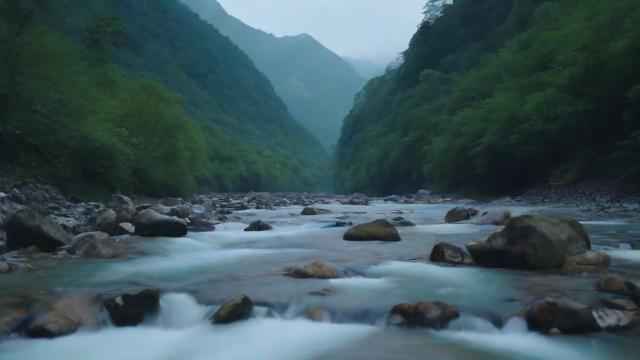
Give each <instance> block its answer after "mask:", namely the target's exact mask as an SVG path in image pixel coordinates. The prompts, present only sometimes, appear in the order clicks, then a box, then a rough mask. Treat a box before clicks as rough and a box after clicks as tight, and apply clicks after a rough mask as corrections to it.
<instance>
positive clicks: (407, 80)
mask: <svg viewBox="0 0 640 360" xmlns="http://www.w3.org/2000/svg"><path fill="white" fill-rule="evenodd" d="M479 14H481V15H482V16H479ZM639 23H640V6H638V2H637V0H617V1H612V2H609V1H600V0H553V1H552V0H547V1H545V0H456V1H454V3H453V5H451V6H448V7H446V8H445V9H444V12H443V15H442V16H441V17H440V18H439V19H438V20H436V21H435V22H434V23H429V22H424V23H423V24H422V25H421V26H420V28H419V30H418V32H417V33H416V34H415V36H414V37H413V39H412V41H411V44H410V47H409V49H408V50H407V51H406V52H405V54H404V62H403V64H402V65H401V66H400V67H399V68H397V69H394V70H391V71H388V72H387V73H386V74H385V75H384V76H381V77H379V78H376V79H374V80H372V81H371V82H370V83H369V84H368V85H366V87H365V89H364V91H363V92H362V93H361V94H360V95H359V98H358V100H357V102H356V105H355V108H354V110H353V112H352V113H351V114H350V115H349V116H348V117H347V119H346V123H345V126H344V128H343V132H342V138H341V140H340V143H339V147H338V162H339V164H338V173H337V176H336V180H337V183H338V185H339V187H340V188H341V189H342V190H345V191H353V190H358V191H368V192H373V193H386V192H394V191H413V190H415V189H416V188H419V187H422V186H432V187H434V188H436V189H440V190H443V189H444V190H466V191H474V192H484V193H504V192H509V191H515V190H520V189H523V188H524V187H526V186H530V185H532V184H538V183H546V182H549V181H556V182H560V183H562V182H564V181H567V180H570V179H572V178H589V177H595V176H598V177H608V178H611V179H622V180H626V181H631V182H633V181H636V182H637V181H638V180H640V165H639V164H640V162H638V159H640V111H639V110H640V66H638V65H639V64H640V27H638V26H637V24H639Z"/></svg>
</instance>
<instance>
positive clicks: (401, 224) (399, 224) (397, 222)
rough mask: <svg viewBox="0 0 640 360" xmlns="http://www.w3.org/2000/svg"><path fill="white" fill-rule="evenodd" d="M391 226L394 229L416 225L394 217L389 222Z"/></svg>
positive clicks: (399, 217)
mask: <svg viewBox="0 0 640 360" xmlns="http://www.w3.org/2000/svg"><path fill="white" fill-rule="evenodd" d="M391 224H392V225H393V226H395V227H411V226H416V224H414V223H412V222H411V221H409V220H407V219H405V218H403V217H401V216H398V217H395V218H393V219H392V220H391Z"/></svg>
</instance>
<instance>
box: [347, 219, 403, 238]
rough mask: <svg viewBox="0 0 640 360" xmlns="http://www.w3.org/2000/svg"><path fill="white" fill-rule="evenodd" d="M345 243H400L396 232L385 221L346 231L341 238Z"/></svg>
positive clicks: (393, 227) (358, 226)
mask: <svg viewBox="0 0 640 360" xmlns="http://www.w3.org/2000/svg"><path fill="white" fill-rule="evenodd" d="M343 239H344V240H347V241H400V240H401V239H400V234H398V230H397V229H396V228H395V226H393V225H392V224H391V223H389V222H388V221H387V220H385V219H380V220H376V221H372V222H369V223H366V224H360V225H356V226H354V227H352V228H351V229H349V230H347V232H346V233H345V234H344V236H343Z"/></svg>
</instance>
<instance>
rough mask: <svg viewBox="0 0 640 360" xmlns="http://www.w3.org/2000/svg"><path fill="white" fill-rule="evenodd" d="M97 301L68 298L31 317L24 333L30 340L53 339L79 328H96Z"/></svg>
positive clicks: (95, 299) (94, 297) (87, 297)
mask: <svg viewBox="0 0 640 360" xmlns="http://www.w3.org/2000/svg"><path fill="white" fill-rule="evenodd" d="M98 318H99V306H98V299H97V297H96V296H93V295H80V296H70V297H67V298H64V299H62V300H59V301H57V302H55V303H54V304H53V305H52V306H51V307H49V308H48V309H46V310H44V311H41V312H40V313H39V314H37V315H35V316H32V317H31V320H30V321H29V323H28V324H27V325H26V327H25V330H24V333H25V335H26V336H28V337H30V338H55V337H60V336H64V335H68V334H72V333H74V332H76V330H78V329H79V328H80V327H91V328H94V327H97V326H98V323H99V320H98Z"/></svg>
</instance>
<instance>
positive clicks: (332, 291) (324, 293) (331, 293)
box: [309, 288, 338, 296]
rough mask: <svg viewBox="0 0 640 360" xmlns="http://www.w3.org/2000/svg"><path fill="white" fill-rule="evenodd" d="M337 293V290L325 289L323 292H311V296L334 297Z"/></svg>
mask: <svg viewBox="0 0 640 360" xmlns="http://www.w3.org/2000/svg"><path fill="white" fill-rule="evenodd" d="M337 293H338V292H337V291H336V290H335V289H331V288H325V289H322V290H314V291H310V292H309V295H312V296H333V295H335V294H337Z"/></svg>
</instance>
